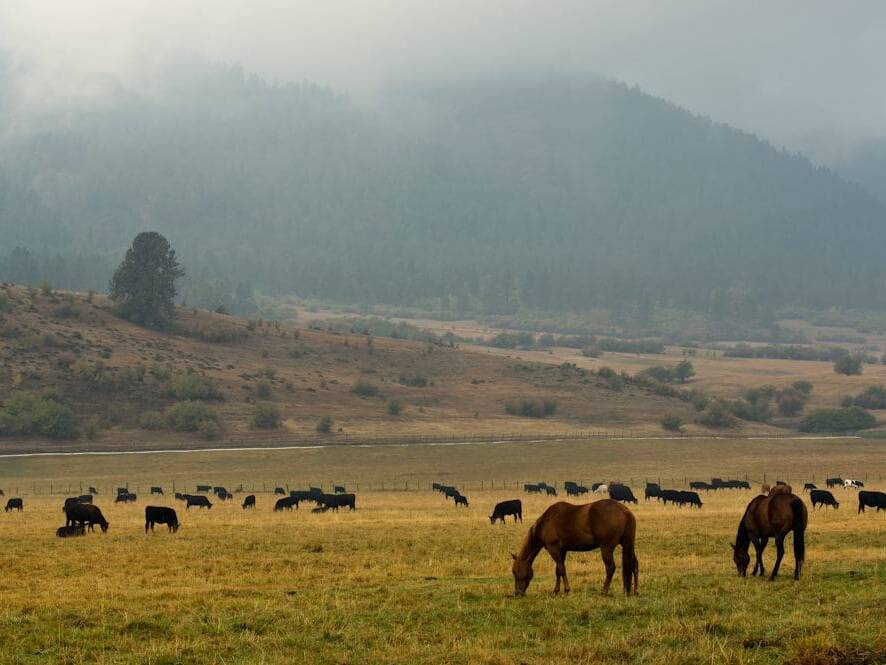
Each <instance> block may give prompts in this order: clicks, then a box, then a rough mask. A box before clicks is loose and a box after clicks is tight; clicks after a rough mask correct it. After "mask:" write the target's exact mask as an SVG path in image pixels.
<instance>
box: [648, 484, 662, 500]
mask: <svg viewBox="0 0 886 665" xmlns="http://www.w3.org/2000/svg"><path fill="white" fill-rule="evenodd" d="M660 497H661V485H659V484H658V483H646V492H645V493H644V498H645V499H646V500H647V501H648V500H649V499H657V498H660Z"/></svg>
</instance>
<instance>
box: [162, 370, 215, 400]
mask: <svg viewBox="0 0 886 665" xmlns="http://www.w3.org/2000/svg"><path fill="white" fill-rule="evenodd" d="M167 391H168V392H169V394H170V395H171V396H173V397H175V399H178V400H186V401H193V400H207V401H208V400H221V399H222V394H221V391H220V390H219V389H218V387H217V386H216V385H215V383H213V381H212V380H211V379H209V378H208V377H205V376H202V375H200V374H189V373H187V372H178V373H176V374H174V375H173V376H172V378H171V379H170V380H169V386H168V388H167Z"/></svg>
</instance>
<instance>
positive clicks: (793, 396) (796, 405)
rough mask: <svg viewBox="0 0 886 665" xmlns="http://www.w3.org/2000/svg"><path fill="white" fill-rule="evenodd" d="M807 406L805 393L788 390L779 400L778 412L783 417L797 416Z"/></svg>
mask: <svg viewBox="0 0 886 665" xmlns="http://www.w3.org/2000/svg"><path fill="white" fill-rule="evenodd" d="M805 404H806V398H805V396H804V395H803V393H800V392H797V391H794V390H786V391H784V392H783V393H782V394H781V395H780V396H779V399H778V412H779V413H780V414H781V415H783V416H787V417H790V416H796V415H797V414H798V413H800V411H802V410H803V407H804V406H805Z"/></svg>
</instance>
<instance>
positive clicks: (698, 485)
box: [689, 480, 714, 491]
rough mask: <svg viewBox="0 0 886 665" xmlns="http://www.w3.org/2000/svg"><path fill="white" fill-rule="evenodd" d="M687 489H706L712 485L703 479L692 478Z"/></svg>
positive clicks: (711, 487) (710, 488)
mask: <svg viewBox="0 0 886 665" xmlns="http://www.w3.org/2000/svg"><path fill="white" fill-rule="evenodd" d="M689 489H691V490H705V491H708V490H712V489H714V487H713V486H712V485H710V484H708V483H706V482H705V481H703V480H693V481H691V482H690V483H689Z"/></svg>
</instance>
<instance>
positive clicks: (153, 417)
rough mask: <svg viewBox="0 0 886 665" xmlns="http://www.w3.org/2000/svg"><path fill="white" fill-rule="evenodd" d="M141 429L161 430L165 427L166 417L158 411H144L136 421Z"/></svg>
mask: <svg viewBox="0 0 886 665" xmlns="http://www.w3.org/2000/svg"><path fill="white" fill-rule="evenodd" d="M138 425H139V427H141V428H142V429H149V430H161V429H164V428H165V427H166V417H165V416H164V415H163V414H162V413H160V412H159V411H145V412H144V413H143V414H142V415H141V418H139V419H138Z"/></svg>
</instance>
